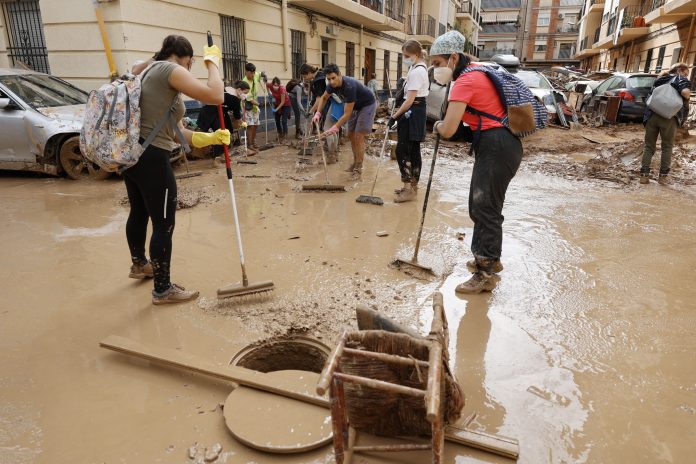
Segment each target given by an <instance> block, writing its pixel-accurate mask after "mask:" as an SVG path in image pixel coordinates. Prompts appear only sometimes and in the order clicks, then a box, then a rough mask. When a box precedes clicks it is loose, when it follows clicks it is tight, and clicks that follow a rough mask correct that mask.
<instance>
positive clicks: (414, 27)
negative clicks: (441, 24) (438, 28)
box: [406, 15, 437, 37]
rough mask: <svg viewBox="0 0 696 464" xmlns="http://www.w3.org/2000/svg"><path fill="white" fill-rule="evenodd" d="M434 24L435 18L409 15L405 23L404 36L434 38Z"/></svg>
mask: <svg viewBox="0 0 696 464" xmlns="http://www.w3.org/2000/svg"><path fill="white" fill-rule="evenodd" d="M436 23H437V21H435V18H433V17H432V16H430V15H409V16H408V20H407V22H406V26H407V27H406V34H408V35H428V36H430V37H435V24H436Z"/></svg>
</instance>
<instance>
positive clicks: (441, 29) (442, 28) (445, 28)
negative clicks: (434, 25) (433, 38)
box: [437, 23, 447, 37]
mask: <svg viewBox="0 0 696 464" xmlns="http://www.w3.org/2000/svg"><path fill="white" fill-rule="evenodd" d="M437 32H438V34H437V35H438V37H439V36H441V35H442V34H444V33H445V32H447V27H446V26H445V25H444V24H442V23H440V26H439V27H438V29H437Z"/></svg>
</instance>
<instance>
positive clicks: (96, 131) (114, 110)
mask: <svg viewBox="0 0 696 464" xmlns="http://www.w3.org/2000/svg"><path fill="white" fill-rule="evenodd" d="M157 63H158V62H155V63H153V64H152V65H150V67H148V68H147V69H146V70H145V71H144V72H143V73H142V74H141V75H140V76H134V75H132V74H128V75H126V76H123V77H121V78H120V79H117V80H115V81H113V82H111V83H109V84H105V85H103V86H101V87H99V88H98V89H96V90H93V91H92V92H91V93H90V94H89V98H88V100H87V105H86V106H85V117H84V121H83V123H82V131H81V132H80V151H81V152H82V155H83V156H84V157H85V158H86V159H87V160H89V161H91V162H93V163H96V164H97V165H99V167H100V168H102V169H103V170H105V171H108V172H123V171H125V170H126V169H128V168H129V167H131V166H133V165H135V163H137V162H138V159H140V155H142V154H143V152H144V151H145V149H146V148H147V147H148V146H149V145H150V143H152V141H153V140H154V139H155V137H156V136H157V134H158V133H159V131H161V130H162V128H163V127H164V125H165V124H166V123H167V121H170V123H171V124H172V125H173V127H174V130H175V131H176V133H177V136H178V137H179V140H184V138H183V136H182V135H181V134H180V132H179V128H178V126H177V122H176V121H175V120H174V113H175V110H176V105H177V103H178V98H179V95H178V94H177V95H176V96H175V97H174V100H173V101H172V104H171V105H170V107H169V109H168V110H167V112H166V113H165V114H164V115H163V116H162V117H161V118H160V120H159V121H157V124H156V125H155V128H154V129H153V131H152V132H151V133H150V135H148V137H147V139H145V141H144V142H143V143H142V144H140V95H141V91H142V81H143V79H145V76H146V75H147V73H148V71H150V69H152V67H153V66H156V65H157ZM184 150H185V151H187V152H188V150H189V147H188V146H187V144H186V142H184Z"/></svg>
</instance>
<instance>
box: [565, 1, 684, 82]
mask: <svg viewBox="0 0 696 464" xmlns="http://www.w3.org/2000/svg"><path fill="white" fill-rule="evenodd" d="M695 22H696V0H643V1H637V0H586V2H585V4H584V6H583V15H582V18H581V21H580V32H579V36H578V47H577V50H578V52H577V54H576V58H578V59H579V60H580V65H581V67H582V68H584V69H587V70H595V71H598V70H615V71H622V72H650V73H659V72H660V71H662V70H663V69H666V68H669V67H670V66H671V65H672V64H675V63H677V62H680V61H685V62H686V63H687V64H688V65H689V66H694V65H696V38H695V37H694V34H695V33H696V27H695ZM691 80H692V83H694V82H696V73H694V71H693V69H692V75H691Z"/></svg>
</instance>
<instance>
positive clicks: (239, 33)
mask: <svg viewBox="0 0 696 464" xmlns="http://www.w3.org/2000/svg"><path fill="white" fill-rule="evenodd" d="M220 33H221V35H222V68H223V74H224V76H225V80H226V81H229V82H234V81H236V80H238V79H241V78H242V77H244V65H245V64H246V60H247V55H246V40H245V36H246V35H245V33H244V20H242V19H238V18H234V17H232V16H224V15H220Z"/></svg>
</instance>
